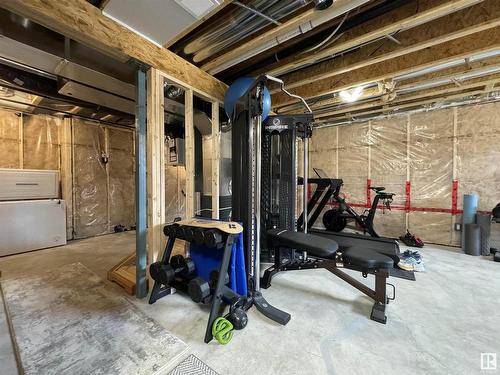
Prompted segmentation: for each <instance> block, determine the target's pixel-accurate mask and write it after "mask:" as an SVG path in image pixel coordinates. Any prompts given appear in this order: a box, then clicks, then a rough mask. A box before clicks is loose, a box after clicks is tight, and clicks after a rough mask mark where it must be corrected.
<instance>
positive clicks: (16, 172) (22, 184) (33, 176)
mask: <svg viewBox="0 0 500 375" xmlns="http://www.w3.org/2000/svg"><path fill="white" fill-rule="evenodd" d="M51 198H53V199H56V198H59V171H51V170H41V169H5V168H0V201H11V200H21V199H51Z"/></svg>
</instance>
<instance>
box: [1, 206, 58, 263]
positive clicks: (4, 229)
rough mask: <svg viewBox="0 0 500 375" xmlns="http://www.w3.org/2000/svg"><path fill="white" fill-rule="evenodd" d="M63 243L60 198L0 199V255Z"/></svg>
mask: <svg viewBox="0 0 500 375" xmlns="http://www.w3.org/2000/svg"><path fill="white" fill-rule="evenodd" d="M65 244H66V204H65V202H64V201H63V200H61V199H43V200H25V201H5V202H0V256H4V255H10V254H16V253H22V252H25V251H30V250H37V249H44V248H46V247H53V246H60V245H65Z"/></svg>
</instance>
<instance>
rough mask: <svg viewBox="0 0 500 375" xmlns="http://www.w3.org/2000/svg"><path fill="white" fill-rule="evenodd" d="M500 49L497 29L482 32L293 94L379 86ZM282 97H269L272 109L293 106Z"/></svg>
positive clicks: (499, 30)
mask: <svg viewBox="0 0 500 375" xmlns="http://www.w3.org/2000/svg"><path fill="white" fill-rule="evenodd" d="M498 49H500V27H495V28H493V29H490V30H486V31H481V32H478V33H474V34H472V35H469V36H466V37H462V38H458V39H455V40H452V41H450V42H446V43H442V44H439V45H436V46H433V47H429V48H426V49H424V50H422V51H417V52H413V53H410V54H408V55H404V56H400V57H397V58H394V59H390V60H387V61H383V62H380V63H377V64H373V65H370V66H367V67H364V68H361V69H356V70H354V71H351V72H346V73H343V74H339V75H338V76H335V77H333V78H327V79H323V80H320V81H318V82H314V83H309V84H307V85H304V86H300V87H297V88H296V89H294V90H292V92H293V93H294V94H297V95H300V96H302V97H304V98H306V99H310V98H314V97H319V96H322V95H327V94H331V93H334V92H338V91H341V90H345V89H349V88H351V87H355V86H362V85H366V84H369V83H373V82H381V81H384V80H388V79H392V78H394V77H398V76H402V75H405V74H409V73H413V72H417V71H419V70H423V69H427V68H431V67H433V66H438V65H442V64H446V63H450V62H454V61H457V60H460V59H466V58H468V57H471V56H473V55H478V54H480V53H485V52H492V51H496V50H498ZM293 102H294V100H291V99H290V98H289V97H287V96H286V95H284V94H282V93H277V94H275V95H273V96H272V103H273V108H274V109H276V108H279V107H282V106H285V105H288V104H290V103H293Z"/></svg>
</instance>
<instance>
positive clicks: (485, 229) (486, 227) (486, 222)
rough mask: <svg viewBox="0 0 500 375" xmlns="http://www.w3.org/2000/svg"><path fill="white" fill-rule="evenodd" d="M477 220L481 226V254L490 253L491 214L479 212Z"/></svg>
mask: <svg viewBox="0 0 500 375" xmlns="http://www.w3.org/2000/svg"><path fill="white" fill-rule="evenodd" d="M476 222H477V225H479V227H480V228H481V254H482V255H490V247H491V246H490V236H491V215H486V214H477V216H476Z"/></svg>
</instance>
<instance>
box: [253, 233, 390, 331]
mask: <svg viewBox="0 0 500 375" xmlns="http://www.w3.org/2000/svg"><path fill="white" fill-rule="evenodd" d="M267 240H268V242H269V248H270V249H273V250H274V265H273V266H271V267H270V268H268V269H267V270H266V271H265V272H264V276H263V278H262V283H261V286H262V287H263V288H268V287H270V286H271V280H272V278H273V277H274V276H275V275H276V274H277V273H279V272H281V271H293V270H302V269H316V268H324V269H326V270H328V271H330V272H331V273H333V274H334V275H336V276H338V277H340V278H341V279H342V280H344V281H345V282H347V283H349V284H350V285H352V286H353V287H355V288H356V289H358V290H359V291H361V292H363V293H364V294H366V295H367V296H368V297H370V298H372V299H373V300H374V301H375V303H374V305H373V309H372V313H371V316H370V318H371V319H372V320H375V321H377V322H380V323H386V321H387V317H386V316H385V306H386V305H387V303H388V302H389V298H388V297H387V293H386V289H387V278H388V277H389V270H390V269H391V268H393V267H394V261H393V260H392V259H391V258H390V257H388V256H386V255H383V254H380V253H377V252H376V251H373V250H370V249H363V248H361V249H356V248H348V249H345V250H343V251H342V252H341V251H339V247H338V244H337V242H335V241H333V240H330V239H328V238H325V237H321V236H316V235H313V234H307V233H302V232H292V231H289V230H282V229H272V230H269V231H268V232H267ZM282 250H295V251H299V252H302V253H303V256H302V257H300V258H298V259H292V260H290V259H283V257H282V254H281V251H282ZM341 268H348V269H352V270H356V271H360V272H362V274H363V277H367V276H368V274H372V275H374V276H375V289H371V288H369V287H368V286H366V285H365V284H363V283H361V282H359V281H358V280H356V279H355V278H353V277H351V276H350V275H348V274H347V273H345V272H343V271H342V270H341ZM390 299H394V296H393V297H392V298H390Z"/></svg>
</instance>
